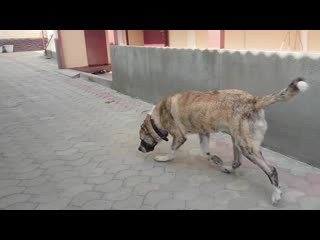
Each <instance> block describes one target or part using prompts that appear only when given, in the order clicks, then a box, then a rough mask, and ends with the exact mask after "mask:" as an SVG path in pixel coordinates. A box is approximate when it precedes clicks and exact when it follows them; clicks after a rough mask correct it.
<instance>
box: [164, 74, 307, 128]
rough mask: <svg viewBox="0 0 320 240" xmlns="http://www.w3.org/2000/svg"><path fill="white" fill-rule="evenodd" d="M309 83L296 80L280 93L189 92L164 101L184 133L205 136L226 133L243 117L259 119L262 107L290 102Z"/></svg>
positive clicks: (230, 90) (231, 90)
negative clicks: (264, 94)
mask: <svg viewBox="0 0 320 240" xmlns="http://www.w3.org/2000/svg"><path fill="white" fill-rule="evenodd" d="M306 87H307V84H306V83H305V82H304V81H303V80H302V79H296V80H294V81H292V83H291V84H290V85H289V86H288V87H287V88H285V89H283V90H282V91H280V92H279V93H278V94H272V95H268V96H262V97H259V96H253V95H251V94H249V93H248V92H245V91H242V90H238V89H227V90H217V91H206V92H201V91H190V92H183V93H178V94H175V95H173V96H170V97H167V98H165V99H164V101H165V102H166V106H167V108H170V112H171V114H172V116H173V118H174V119H175V121H177V122H178V124H179V126H180V128H182V130H183V131H184V132H185V133H206V132H215V131H221V130H223V131H224V130H227V129H229V128H230V127H232V126H233V125H237V124H238V123H239V121H241V120H242V119H243V118H250V117H252V118H254V117H259V116H260V115H264V114H263V108H265V107H267V106H269V105H271V104H273V103H276V102H281V101H288V100H289V99H291V98H292V97H294V96H295V95H297V94H298V93H299V92H300V91H303V90H305V88H306Z"/></svg>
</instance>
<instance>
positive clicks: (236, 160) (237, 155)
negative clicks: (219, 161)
mask: <svg viewBox="0 0 320 240" xmlns="http://www.w3.org/2000/svg"><path fill="white" fill-rule="evenodd" d="M231 138H232V144H233V157H234V159H233V162H232V171H235V170H236V169H237V168H238V167H240V166H241V152H240V150H239V148H238V146H237V145H236V143H235V140H234V137H231Z"/></svg>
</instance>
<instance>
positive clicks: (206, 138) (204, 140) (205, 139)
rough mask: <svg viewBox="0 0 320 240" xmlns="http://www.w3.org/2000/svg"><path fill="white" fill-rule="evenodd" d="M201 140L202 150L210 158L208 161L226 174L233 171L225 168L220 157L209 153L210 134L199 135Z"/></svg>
mask: <svg viewBox="0 0 320 240" xmlns="http://www.w3.org/2000/svg"><path fill="white" fill-rule="evenodd" d="M199 138H200V148H201V151H202V153H203V155H205V156H206V157H207V158H208V161H209V162H210V163H211V164H212V165H214V166H218V167H219V168H220V169H221V171H222V172H224V173H230V172H231V169H230V168H228V167H226V166H224V164H223V161H222V159H221V158H220V157H218V156H217V155H214V156H211V154H210V151H209V143H210V134H209V133H206V134H199Z"/></svg>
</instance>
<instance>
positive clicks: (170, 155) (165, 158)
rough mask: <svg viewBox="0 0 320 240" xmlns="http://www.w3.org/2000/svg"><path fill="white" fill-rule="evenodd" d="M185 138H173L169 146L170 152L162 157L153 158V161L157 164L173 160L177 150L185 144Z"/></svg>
mask: <svg viewBox="0 0 320 240" xmlns="http://www.w3.org/2000/svg"><path fill="white" fill-rule="evenodd" d="M186 140H187V139H186V137H184V136H179V137H175V136H174V137H173V141H172V145H171V151H170V152H169V153H168V154H167V155H164V156H155V158H154V160H156V161H158V162H167V161H170V160H173V159H174V158H175V156H176V151H177V150H178V148H179V147H181V146H182V144H184V143H185V141H186Z"/></svg>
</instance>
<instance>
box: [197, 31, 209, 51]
mask: <svg viewBox="0 0 320 240" xmlns="http://www.w3.org/2000/svg"><path fill="white" fill-rule="evenodd" d="M195 34H196V48H208V30H195Z"/></svg>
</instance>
